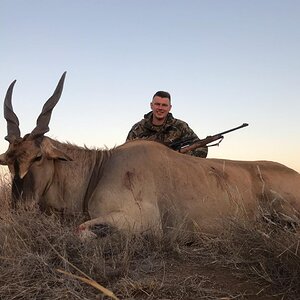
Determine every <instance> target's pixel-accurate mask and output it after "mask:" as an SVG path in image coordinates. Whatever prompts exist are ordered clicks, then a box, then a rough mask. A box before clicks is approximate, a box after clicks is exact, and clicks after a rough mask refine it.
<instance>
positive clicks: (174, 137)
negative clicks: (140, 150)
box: [126, 112, 208, 158]
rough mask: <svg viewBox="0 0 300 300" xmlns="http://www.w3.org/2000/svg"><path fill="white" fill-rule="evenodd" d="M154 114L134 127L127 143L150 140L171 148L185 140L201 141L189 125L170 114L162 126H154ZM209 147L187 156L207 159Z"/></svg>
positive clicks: (196, 150)
mask: <svg viewBox="0 0 300 300" xmlns="http://www.w3.org/2000/svg"><path fill="white" fill-rule="evenodd" d="M152 114H153V113H152V112H149V113H148V114H146V115H144V119H143V120H141V121H140V122H138V123H136V124H135V125H133V126H132V128H131V130H130V131H129V133H128V136H127V139H126V140H127V141H128V140H134V139H149V140H154V141H158V142H161V143H163V144H165V145H166V146H170V144H171V143H173V142H174V141H178V140H183V139H187V138H189V139H192V142H193V143H194V142H197V141H199V138H198V136H197V135H196V134H195V133H194V131H193V130H192V129H191V128H190V127H189V125H188V124H187V123H186V122H184V121H181V120H179V119H175V118H174V117H173V115H172V114H171V113H169V114H168V116H167V118H166V121H165V123H164V124H163V125H161V126H155V125H153V124H152ZM207 152H208V151H207V147H201V148H197V149H195V150H193V151H189V152H187V153H186V154H189V155H193V156H198V157H204V158H205V157H206V156H207Z"/></svg>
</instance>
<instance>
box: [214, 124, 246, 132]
mask: <svg viewBox="0 0 300 300" xmlns="http://www.w3.org/2000/svg"><path fill="white" fill-rule="evenodd" d="M248 125H249V124H248V123H243V124H242V125H240V126H238V127H235V128H232V129H229V130H226V131H224V132H221V133H219V135H223V134H225V133H228V132H231V131H234V130H238V129H240V128H243V127H246V126H248Z"/></svg>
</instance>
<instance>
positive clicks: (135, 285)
mask: <svg viewBox="0 0 300 300" xmlns="http://www.w3.org/2000/svg"><path fill="white" fill-rule="evenodd" d="M9 195H10V184H9V180H7V179H3V180H2V184H1V186H0V197H1V205H0V206H1V211H0V220H1V222H0V299H3V300H5V299H10V300H11V299H18V300H23V299H53V300H58V299H113V298H114V297H117V298H119V299H165V300H166V299H185V300H187V299H223V300H225V299H297V297H298V295H300V285H299V276H300V254H299V251H300V250H299V243H300V239H299V233H298V232H297V230H296V228H297V222H298V220H294V225H293V226H292V227H290V224H289V223H287V222H285V223H282V222H277V221H278V218H279V216H276V218H273V217H272V218H271V217H270V215H268V216H267V217H266V215H264V216H262V220H264V221H261V222H256V223H251V222H248V221H245V222H244V223H242V222H240V221H236V220H232V219H231V220H226V222H225V223H226V224H224V228H223V231H222V232H220V234H219V235H217V236H213V235H208V234H203V233H200V232H199V233H198V234H194V235H193V236H191V235H190V234H187V233H186V232H184V231H183V230H173V231H172V230H171V231H170V232H168V233H167V234H166V235H165V236H164V237H162V238H161V239H157V238H154V237H152V236H151V235H150V236H140V237H127V236H124V235H122V234H119V233H114V234H113V235H112V236H110V237H108V238H104V239H95V240H92V241H89V242H86V243H82V242H81V241H80V240H79V238H78V237H77V235H76V233H75V230H74V229H75V227H76V225H77V224H78V220H67V221H66V220H61V219H60V217H59V216H54V215H52V216H46V215H42V214H41V213H40V212H39V211H38V209H36V208H35V207H31V208H26V209H25V208H24V209H22V208H21V209H19V210H18V211H16V212H13V211H11V210H10V208H9V201H10V197H9ZM264 213H265V212H264ZM272 213H273V214H274V212H272ZM274 220H276V222H275V221H274ZM96 283H98V284H100V285H101V286H100V287H99V286H97V285H96ZM103 287H105V288H106V289H108V290H107V293H109V292H110V291H111V292H113V294H111V295H110V296H105V294H104V293H103V290H102V291H101V288H103ZM104 292H105V291H104ZM114 295H115V296H114ZM269 296H270V298H268V297H269ZM271 296H272V298H271ZM115 299H116V298H115Z"/></svg>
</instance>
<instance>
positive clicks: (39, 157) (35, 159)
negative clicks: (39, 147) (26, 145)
mask: <svg viewBox="0 0 300 300" xmlns="http://www.w3.org/2000/svg"><path fill="white" fill-rule="evenodd" d="M41 159H42V155H41V154H39V155H37V156H36V157H35V158H34V159H33V161H40V160H41Z"/></svg>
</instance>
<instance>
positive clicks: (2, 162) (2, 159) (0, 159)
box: [0, 153, 7, 166]
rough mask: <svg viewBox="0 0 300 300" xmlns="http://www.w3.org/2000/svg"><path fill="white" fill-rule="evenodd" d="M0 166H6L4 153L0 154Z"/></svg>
mask: <svg viewBox="0 0 300 300" xmlns="http://www.w3.org/2000/svg"><path fill="white" fill-rule="evenodd" d="M0 165H3V166H7V162H6V153H2V154H0Z"/></svg>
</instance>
